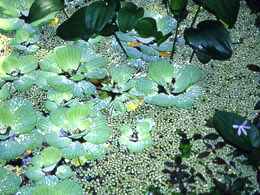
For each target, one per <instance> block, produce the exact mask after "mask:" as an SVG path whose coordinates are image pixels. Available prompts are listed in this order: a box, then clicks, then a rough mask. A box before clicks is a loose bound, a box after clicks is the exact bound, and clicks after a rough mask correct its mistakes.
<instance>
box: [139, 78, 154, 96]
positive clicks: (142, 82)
mask: <svg viewBox="0 0 260 195" xmlns="http://www.w3.org/2000/svg"><path fill="white" fill-rule="evenodd" d="M135 88H136V90H137V91H138V92H140V93H144V94H152V93H155V92H157V91H158V85H157V84H156V83H155V82H154V81H153V80H151V79H150V78H147V77H139V78H138V79H137V80H136V83H135Z"/></svg>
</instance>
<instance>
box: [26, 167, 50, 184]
mask: <svg viewBox="0 0 260 195" xmlns="http://www.w3.org/2000/svg"><path fill="white" fill-rule="evenodd" d="M25 175H26V177H28V178H29V179H31V180H34V181H37V180H41V179H42V178H43V177H44V176H45V173H43V172H42V170H41V168H40V167H28V168H27V170H26V172H25Z"/></svg>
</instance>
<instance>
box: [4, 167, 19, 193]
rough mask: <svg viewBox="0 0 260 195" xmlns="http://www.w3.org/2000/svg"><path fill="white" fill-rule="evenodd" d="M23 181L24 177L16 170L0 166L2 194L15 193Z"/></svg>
mask: <svg viewBox="0 0 260 195" xmlns="http://www.w3.org/2000/svg"><path fill="white" fill-rule="evenodd" d="M21 183H22V179H21V178H20V177H19V176H17V175H16V174H15V173H14V172H9V171H7V170H6V169H4V168H2V167H0V186H1V194H15V193H16V192H17V191H18V188H19V186H20V185H21Z"/></svg>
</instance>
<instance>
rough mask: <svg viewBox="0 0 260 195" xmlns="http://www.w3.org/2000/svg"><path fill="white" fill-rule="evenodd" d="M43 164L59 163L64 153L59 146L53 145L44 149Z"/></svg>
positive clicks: (47, 165) (46, 165)
mask: <svg viewBox="0 0 260 195" xmlns="http://www.w3.org/2000/svg"><path fill="white" fill-rule="evenodd" d="M42 157H43V165H44V166H45V167H49V166H51V165H54V164H57V163H58V162H59V161H60V160H61V157H62V153H61V151H60V150H59V149H58V148H55V147H53V146H50V147H47V148H45V149H44V150H43V151H42Z"/></svg>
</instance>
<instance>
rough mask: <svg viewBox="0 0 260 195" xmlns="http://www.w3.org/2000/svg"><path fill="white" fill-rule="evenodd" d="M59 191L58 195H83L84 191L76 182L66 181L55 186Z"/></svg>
mask: <svg viewBox="0 0 260 195" xmlns="http://www.w3.org/2000/svg"><path fill="white" fill-rule="evenodd" d="M55 188H56V190H57V194H60V195H61V194H62V195H71V194H73V195H83V189H82V187H81V185H79V184H78V183H77V182H76V181H74V180H65V181H62V182H60V183H58V184H57V185H56V186H55Z"/></svg>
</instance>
